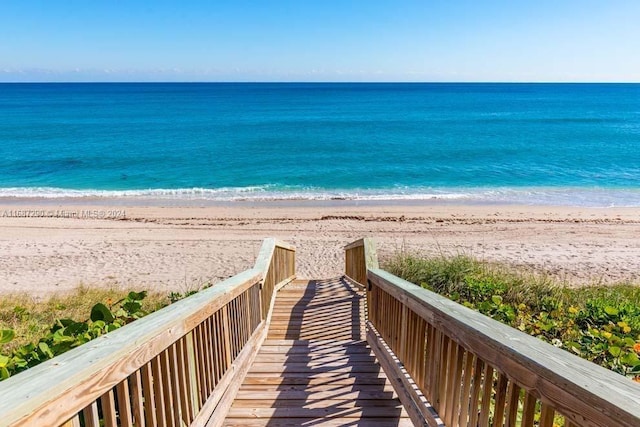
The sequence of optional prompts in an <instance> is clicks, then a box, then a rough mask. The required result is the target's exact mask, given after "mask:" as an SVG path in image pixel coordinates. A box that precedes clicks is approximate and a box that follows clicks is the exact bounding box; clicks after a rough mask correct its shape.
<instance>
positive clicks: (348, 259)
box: [344, 237, 378, 286]
mask: <svg viewBox="0 0 640 427" xmlns="http://www.w3.org/2000/svg"><path fill="white" fill-rule="evenodd" d="M344 254H345V270H344V271H345V275H346V276H347V277H349V278H350V279H352V280H354V281H356V282H358V283H360V284H361V285H363V286H364V285H365V284H366V283H367V269H371V268H378V254H377V253H376V245H375V242H374V241H373V239H371V238H369V237H365V238H364V239H360V240H356V241H355V242H353V243H350V244H348V245H347V246H345V247H344Z"/></svg>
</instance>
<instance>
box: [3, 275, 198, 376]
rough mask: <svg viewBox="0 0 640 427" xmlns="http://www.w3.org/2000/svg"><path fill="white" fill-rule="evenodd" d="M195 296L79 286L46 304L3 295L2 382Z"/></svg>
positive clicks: (52, 298) (19, 295)
mask: <svg viewBox="0 0 640 427" xmlns="http://www.w3.org/2000/svg"><path fill="white" fill-rule="evenodd" d="M195 292H196V291H190V292H188V293H185V294H182V293H175V292H172V293H171V294H170V295H169V296H166V295H163V294H160V293H152V294H148V293H147V292H145V291H142V292H129V293H126V292H125V291H122V290H114V289H100V288H87V287H80V288H78V289H77V290H76V291H75V292H73V293H70V294H68V295H62V296H59V295H54V296H52V297H51V298H49V299H47V300H45V301H38V300H37V299H35V298H33V297H30V296H28V295H25V294H14V295H3V296H2V297H0V381H1V380H3V379H6V378H8V377H9V376H11V375H14V374H16V373H18V372H21V371H24V370H25V369H28V368H30V367H33V366H35V365H37V364H39V363H41V362H43V361H45V360H47V359H50V358H52V357H54V356H57V355H59V354H62V353H64V352H66V351H68V350H70V349H72V348H75V347H77V346H79V345H82V344H84V343H86V342H88V341H90V340H92V339H94V338H97V337H99V336H100V335H103V334H105V333H107V332H111V331H113V330H115V329H118V328H120V327H122V326H124V325H126V324H128V323H131V322H133V321H134V320H136V319H139V318H140V317H143V316H145V315H147V314H149V313H151V312H153V311H156V310H158V309H160V308H162V307H165V306H167V305H168V304H170V303H173V302H175V301H178V300H180V299H182V298H184V297H186V296H188V295H190V294H192V293H195ZM97 301H101V302H97ZM96 302H97V303H96ZM74 319H81V320H74Z"/></svg>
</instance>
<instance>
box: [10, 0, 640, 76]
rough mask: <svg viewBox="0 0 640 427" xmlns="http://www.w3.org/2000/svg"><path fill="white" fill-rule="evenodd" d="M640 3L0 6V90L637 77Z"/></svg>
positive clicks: (68, 1)
mask: <svg viewBox="0 0 640 427" xmlns="http://www.w3.org/2000/svg"><path fill="white" fill-rule="evenodd" d="M639 22H640V1H638V0H626V1H618V0H581V1H578V0H566V1H563V0H555V1H547V0H536V1H534V0H531V1H526V0H501V1H498V0H484V1H483V0H476V1H471V0H449V1H446V0H411V1H409V0H407V1H405V0H396V1H392V0H388V1H381V0H366V1H364V0H363V1H354V0H316V1H309V0H297V1H267V0H262V1H244V0H236V1H226V0H208V1H200V0H191V1H184V0H182V1H177V0H176V1H164V0H146V1H138V0H127V1H124V0H57V1H54V0H42V1H34V0H2V1H1V2H0V81H576V82H583V81H604V82H609V81H625V82H626V81H633V82H639V81H640V24H638V23H639Z"/></svg>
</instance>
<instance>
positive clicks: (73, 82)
mask: <svg viewBox="0 0 640 427" xmlns="http://www.w3.org/2000/svg"><path fill="white" fill-rule="evenodd" d="M202 83H204V84H577V85H579V84H640V80H638V81H500V80H477V81H468V80H451V81H392V80H390V81H375V80H373V81H349V80H344V81H314V80H309V81H307V80H290V81H278V80H275V81H271V80H237V81H236V80H184V81H178V80H158V81H149V80H122V81H119V80H93V81H90V80H87V81H37V80H34V81H0V84H202Z"/></svg>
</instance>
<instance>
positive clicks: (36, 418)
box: [0, 239, 295, 427]
mask: <svg viewBox="0 0 640 427" xmlns="http://www.w3.org/2000/svg"><path fill="white" fill-rule="evenodd" d="M294 277H295V248H293V247H292V246H290V245H288V244H285V243H282V242H278V241H276V240H274V239H266V240H265V242H264V243H263V245H262V248H261V250H260V254H259V256H258V259H257V261H256V265H255V266H254V268H252V269H249V270H246V271H244V272H242V273H240V274H238V275H236V276H233V277H232V278H230V279H227V280H225V281H223V282H221V283H219V284H217V285H215V286H213V287H211V288H209V289H206V290H203V291H201V292H198V293H197V294H194V295H192V296H190V297H189V298H185V299H184V300H181V301H178V302H176V303H174V304H172V305H170V306H168V307H166V308H164V309H162V310H159V311H157V312H155V313H152V314H150V315H148V316H146V317H144V318H142V319H140V320H137V321H136V322H133V323H131V324H129V325H126V326H124V327H122V328H120V329H118V330H116V331H114V332H111V333H109V334H106V335H104V336H101V337H99V338H97V339H95V340H93V341H91V342H89V343H87V344H85V345H82V346H80V347H78V348H76V349H73V350H71V351H69V352H67V353H64V354H62V355H61V356H58V357H55V358H53V359H51V360H49V361H47V362H44V363H42V364H40V365H38V366H36V367H34V368H31V369H29V370H27V371H24V372H22V373H20V374H18V375H15V376H13V377H11V378H9V379H7V380H5V381H3V382H1V383H0V425H2V426H5V425H7V426H17V425H21V426H22V425H33V426H60V425H65V426H67V425H68V426H85V427H97V426H99V425H104V426H105V427H110V426H114V427H115V426H125V427H126V426H133V425H135V426H136V427H138V426H147V427H149V426H155V425H169V426H182V425H192V426H202V425H220V424H221V423H222V421H223V420H224V416H225V415H226V412H227V410H228V408H229V407H230V405H231V402H233V398H234V396H235V393H236V391H237V387H238V386H239V383H240V381H237V380H238V379H239V378H241V377H242V376H243V375H244V374H245V373H246V371H247V370H248V368H249V366H250V364H251V362H252V360H253V358H254V357H255V355H256V352H257V349H258V348H259V347H260V345H261V343H262V340H264V338H265V336H266V330H267V328H266V324H267V319H268V318H269V317H270V311H271V310H272V308H273V304H272V301H273V292H274V289H276V288H277V287H278V286H282V285H283V284H284V283H287V281H289V280H293V278H294ZM265 301H267V302H268V303H267V304H266V305H265Z"/></svg>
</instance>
